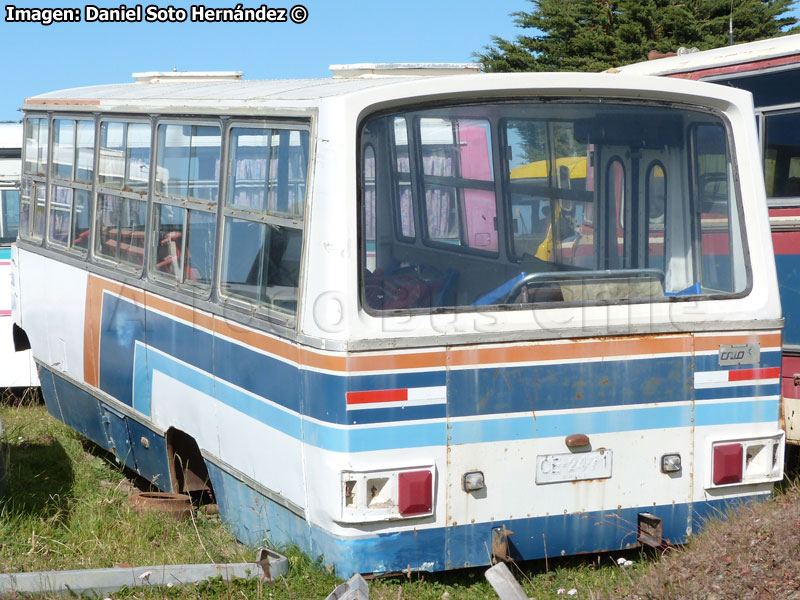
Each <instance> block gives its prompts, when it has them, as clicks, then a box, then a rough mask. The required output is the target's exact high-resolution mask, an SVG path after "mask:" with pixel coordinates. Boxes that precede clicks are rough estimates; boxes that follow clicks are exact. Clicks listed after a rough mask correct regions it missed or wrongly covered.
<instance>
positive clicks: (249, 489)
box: [16, 65, 784, 576]
mask: <svg viewBox="0 0 800 600" xmlns="http://www.w3.org/2000/svg"><path fill="white" fill-rule="evenodd" d="M362 68H363V65H362ZM362 70H364V69H362ZM365 70H366V71H367V72H368V73H370V74H372V73H374V72H375V71H378V72H380V74H381V75H384V76H383V77H369V78H358V77H349V76H348V75H347V73H346V72H342V71H341V70H340V71H339V72H338V73H337V74H338V75H339V76H338V77H335V78H331V79H326V80H310V81H308V80H301V81H243V80H239V79H236V78H234V77H225V76H221V75H219V74H190V75H189V76H186V75H184V74H180V73H166V74H151V77H150V79H149V80H148V81H144V80H142V81H140V82H139V83H135V84H134V83H131V84H116V85H103V86H95V87H90V88H76V89H69V90H62V91H58V92H52V93H48V94H42V95H40V96H36V97H33V98H29V99H27V100H26V101H25V104H24V106H23V109H24V110H25V138H26V143H25V156H24V162H23V165H24V166H23V176H22V188H21V189H22V191H21V198H20V205H21V209H20V232H19V242H18V244H17V246H16V260H17V263H16V264H17V268H18V271H19V279H18V280H17V288H16V290H17V292H18V299H19V305H18V306H19V311H18V312H17V314H16V316H17V318H18V325H19V326H20V327H21V328H22V329H24V331H25V332H26V334H27V337H28V338H29V340H30V343H31V346H32V348H33V351H34V356H35V359H36V361H37V363H38V364H39V366H40V373H41V379H42V392H43V395H44V398H45V402H46V404H47V409H48V411H49V412H50V413H51V414H52V415H54V416H55V417H57V418H58V419H60V420H62V421H64V422H65V423H67V424H68V425H70V426H71V427H73V428H75V429H76V430H77V431H79V432H81V433H82V434H84V435H85V436H87V437H88V438H90V439H92V440H94V441H95V442H97V443H98V444H100V445H102V446H103V447H105V448H108V449H110V450H111V451H113V452H114V453H115V455H116V456H117V458H118V459H119V460H120V461H121V462H122V463H124V464H125V465H126V466H127V467H129V468H130V469H133V470H135V471H136V472H137V473H139V474H140V475H142V476H143V477H146V478H147V479H149V480H151V481H152V482H153V483H154V484H155V485H156V486H158V487H160V488H162V489H164V490H173V491H188V492H205V493H206V494H212V493H213V497H214V498H215V499H216V501H217V503H218V505H219V507H220V514H221V515H222V518H223V519H224V521H225V522H226V523H227V524H228V525H229V526H230V527H231V528H232V529H233V531H234V532H235V534H236V535H237V537H239V539H242V540H244V541H247V542H250V543H263V541H264V540H265V539H266V540H269V541H270V542H272V543H275V544H283V543H296V544H298V545H299V546H300V547H301V548H302V549H303V550H304V551H306V552H308V553H309V554H310V555H312V556H319V555H322V556H323V560H324V562H325V564H328V565H332V566H333V567H334V568H335V569H336V571H337V572H338V573H339V574H341V575H345V576H346V575H349V574H350V573H353V572H393V571H401V570H431V571H436V570H445V569H454V568H459V567H467V566H476V565H481V564H487V563H488V562H489V561H490V560H491V559H492V555H493V557H494V558H496V559H502V558H504V557H511V558H514V559H530V558H538V557H543V556H547V555H550V556H553V555H564V554H573V553H581V552H593V551H600V550H611V549H619V548H629V547H632V546H635V545H638V544H641V543H647V544H652V545H656V546H658V545H660V544H662V543H666V542H678V541H682V540H684V539H686V537H687V536H689V535H691V534H692V533H694V532H695V531H697V530H698V529H699V528H700V527H701V526H702V523H703V520H704V517H705V516H706V515H708V514H710V513H715V512H716V511H719V510H722V509H724V508H725V506H726V505H727V504H728V503H729V502H739V501H742V500H743V499H748V498H758V497H763V496H764V495H768V494H769V493H770V492H771V489H772V485H773V482H775V481H777V480H780V479H781V478H782V475H783V471H782V469H783V449H784V444H783V432H782V431H781V430H780V428H779V426H778V412H779V398H780V387H779V385H780V382H779V373H780V329H781V326H782V322H781V319H780V306H779V299H778V297H777V294H776V289H777V279H776V276H775V268H774V258H773V254H772V249H771V243H770V237H769V235H770V234H769V228H768V221H767V215H766V209H765V198H764V193H763V183H762V178H761V176H760V174H759V173H758V172H753V171H752V169H750V170H748V169H746V168H740V165H747V164H750V163H752V162H754V161H757V160H758V151H757V149H756V147H755V143H754V140H755V137H756V132H755V126H754V124H753V120H752V118H751V116H750V112H751V111H752V103H751V102H750V96H749V95H748V94H746V93H744V92H741V91H739V90H727V89H724V88H721V87H719V86H710V85H706V84H701V83H696V82H682V81H670V80H667V79H659V78H652V77H646V78H645V77H640V78H633V77H629V78H625V77H619V76H612V75H606V74H574V73H565V74H502V75H500V74H498V75H463V76H459V75H452V76H441V77H422V76H419V75H418V74H417V75H416V76H414V74H413V70H411V71H412V75H410V76H405V77H391V76H386V75H388V73H386V72H381V71H382V69H380V68H379V67H376V66H375V65H370V66H367V67H366V69H365ZM451 70H452V69H451ZM142 78H143V79H144V76H143V77H142ZM651 238H658V239H661V240H663V241H661V242H660V243H657V244H654V243H652V242H651ZM651 250H655V251H651ZM53 298H58V299H59V301H58V302H53ZM510 532H514V534H513V535H511V534H510ZM487 549H489V550H488V551H487Z"/></svg>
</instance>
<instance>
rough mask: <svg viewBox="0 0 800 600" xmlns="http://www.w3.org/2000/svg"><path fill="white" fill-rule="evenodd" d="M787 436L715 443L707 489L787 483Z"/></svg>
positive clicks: (717, 441) (778, 435)
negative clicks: (784, 478) (785, 454)
mask: <svg viewBox="0 0 800 600" xmlns="http://www.w3.org/2000/svg"><path fill="white" fill-rule="evenodd" d="M783 451H784V433H783V432H782V431H781V432H779V433H776V434H774V435H771V436H765V437H758V438H741V439H732V440H731V439H727V440H714V441H712V442H711V452H710V457H711V464H710V468H709V469H708V473H709V481H708V484H707V487H709V488H711V487H718V486H728V485H737V484H742V485H743V484H751V483H767V482H771V481H780V480H781V479H783Z"/></svg>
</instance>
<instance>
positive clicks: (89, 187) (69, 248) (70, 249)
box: [45, 112, 99, 261]
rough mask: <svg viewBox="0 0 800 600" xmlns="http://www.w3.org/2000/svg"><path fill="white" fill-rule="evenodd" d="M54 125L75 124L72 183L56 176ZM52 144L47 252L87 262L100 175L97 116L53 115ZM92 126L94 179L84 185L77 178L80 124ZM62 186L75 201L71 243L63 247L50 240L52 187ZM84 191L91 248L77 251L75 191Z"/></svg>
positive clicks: (47, 208)
mask: <svg viewBox="0 0 800 600" xmlns="http://www.w3.org/2000/svg"><path fill="white" fill-rule="evenodd" d="M55 121H72V122H73V123H74V125H75V126H74V130H73V132H72V141H73V145H72V158H73V164H72V177H71V178H70V179H66V178H63V177H58V175H57V174H56V168H55V163H54V162H53V153H54V152H55V143H54V136H55V130H54V123H55ZM50 122H51V126H50V128H51V140H50V166H49V167H48V175H47V190H48V195H47V205H46V213H47V217H46V223H45V244H46V246H47V247H48V248H50V249H52V250H55V251H58V252H63V253H67V254H69V255H70V256H73V257H74V258H76V259H77V260H81V261H85V260H87V259H88V257H89V254H90V253H91V248H92V245H93V242H94V205H95V188H94V186H95V178H96V175H97V152H95V150H96V149H97V144H98V139H99V138H98V135H99V134H98V131H99V129H98V120H97V119H95V118H94V116H87V115H86V114H79V113H70V112H64V113H61V112H58V113H52V115H51V121H50ZM79 122H83V123H91V124H92V127H93V128H94V132H93V149H92V178H91V180H90V181H84V180H81V179H78V178H77V171H78V123H79ZM54 186H59V187H63V188H70V189H72V190H73V197H72V206H71V207H70V233H69V235H70V240H69V242H68V243H67V244H62V243H60V242H56V241H54V240H53V239H52V238H51V236H50V206H51V204H52V200H53V187H54ZM76 190H82V191H85V192H88V193H89V204H88V206H87V207H86V209H87V210H88V211H89V215H88V216H89V230H88V234H87V236H88V241H87V243H88V245H87V247H86V249H85V250H83V251H82V250H81V249H79V248H75V247H74V246H73V245H72V242H73V240H72V233H73V231H72V225H73V221H72V219H73V218H74V215H75V212H74V210H75V191H76Z"/></svg>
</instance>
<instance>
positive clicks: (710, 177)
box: [692, 125, 746, 292]
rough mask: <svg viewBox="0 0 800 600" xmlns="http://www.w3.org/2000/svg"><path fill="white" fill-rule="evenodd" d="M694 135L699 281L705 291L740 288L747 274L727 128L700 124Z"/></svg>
mask: <svg viewBox="0 0 800 600" xmlns="http://www.w3.org/2000/svg"><path fill="white" fill-rule="evenodd" d="M692 136H693V139H692V141H693V155H694V156H693V166H694V173H693V175H694V177H693V179H694V181H693V183H694V202H695V214H696V218H695V228H696V232H697V233H696V238H697V239H696V243H697V244H698V245H699V248H698V250H699V257H700V261H699V265H698V268H699V271H700V277H699V281H700V284H701V285H702V287H703V289H704V290H706V289H708V290H711V291H720V292H736V291H740V290H741V289H743V288H744V285H745V279H746V277H745V274H744V272H743V267H742V266H741V265H742V264H743V261H742V260H740V257H741V256H742V254H743V249H742V241H741V239H742V236H741V233H740V232H739V215H738V212H737V210H736V203H735V202H734V197H733V186H732V185H731V181H730V158H729V156H728V153H727V140H726V134H725V129H724V128H723V127H722V126H720V125H697V126H695V127H694V128H693V129H692ZM734 266H735V267H736V269H734Z"/></svg>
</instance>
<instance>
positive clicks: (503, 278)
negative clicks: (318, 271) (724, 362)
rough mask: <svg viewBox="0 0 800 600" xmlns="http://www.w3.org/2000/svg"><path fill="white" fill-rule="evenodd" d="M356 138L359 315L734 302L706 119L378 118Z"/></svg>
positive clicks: (686, 112)
mask: <svg viewBox="0 0 800 600" xmlns="http://www.w3.org/2000/svg"><path fill="white" fill-rule="evenodd" d="M398 123H402V124H403V126H402V127H398ZM360 139H361V148H362V171H361V175H362V219H363V221H362V223H363V226H362V235H363V237H362V239H361V249H362V250H361V251H362V276H361V293H362V302H363V304H364V305H365V307H366V308H367V309H368V310H371V311H375V310H377V311H382V310H407V309H435V308H445V307H450V308H460V309H465V308H469V307H474V308H475V309H478V308H479V307H486V306H497V305H514V304H531V303H547V304H552V303H559V302H568V303H580V304H592V303H608V302H620V301H622V302H650V301H663V300H668V299H670V298H676V297H683V296H705V297H717V296H720V295H730V294H738V293H742V292H744V291H745V290H746V289H747V287H748V275H747V272H748V271H747V269H746V264H745V250H744V243H743V239H742V232H741V229H740V223H739V212H738V211H739V208H738V203H737V201H736V190H735V187H734V183H733V182H734V181H735V178H734V166H733V164H732V163H731V157H730V151H729V148H728V137H727V128H726V126H725V124H724V122H723V121H722V119H720V118H719V117H718V116H716V115H714V114H710V113H709V112H703V111H699V110H692V109H689V108H685V107H683V106H680V107H679V106H675V107H667V106H650V105H644V104H635V103H623V102H619V101H607V102H603V103H595V102H585V103H568V102H554V103H536V102H529V103H523V102H519V103H510V102H505V103H496V104H473V105H461V106H451V107H437V108H430V109H420V110H409V111H406V112H402V113H395V114H388V115H381V116H377V117H374V118H371V119H368V120H367V121H366V122H365V124H364V126H363V127H362V129H361V137H360ZM668 182H669V185H668ZM414 215H416V216H417V218H416V220H414ZM410 223H411V224H413V223H416V225H418V226H421V228H422V231H416V230H414V229H412V228H411V227H410V225H409V224H410Z"/></svg>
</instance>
